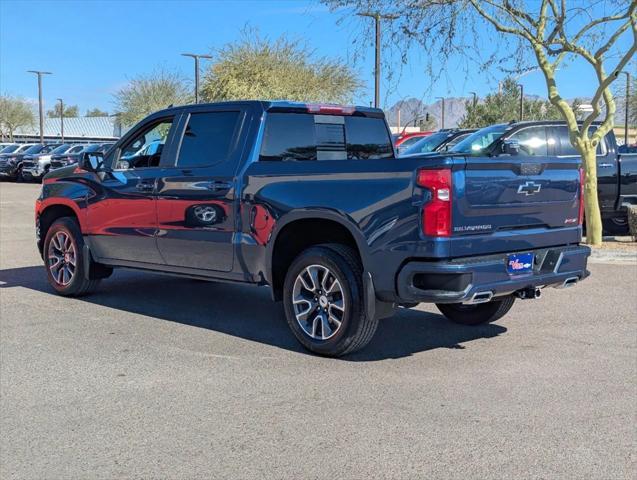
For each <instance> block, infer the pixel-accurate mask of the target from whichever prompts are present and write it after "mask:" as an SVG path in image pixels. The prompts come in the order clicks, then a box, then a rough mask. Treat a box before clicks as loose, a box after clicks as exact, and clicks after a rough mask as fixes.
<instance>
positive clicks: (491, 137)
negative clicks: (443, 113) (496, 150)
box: [449, 123, 509, 155]
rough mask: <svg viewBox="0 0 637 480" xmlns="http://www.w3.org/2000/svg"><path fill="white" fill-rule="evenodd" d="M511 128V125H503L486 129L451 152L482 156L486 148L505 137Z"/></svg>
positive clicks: (479, 131) (473, 134) (459, 144)
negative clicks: (505, 133)
mask: <svg viewBox="0 0 637 480" xmlns="http://www.w3.org/2000/svg"><path fill="white" fill-rule="evenodd" d="M508 128H509V125H507V124H506V123H502V124H499V125H491V126H490V127H485V128H482V129H480V130H478V131H477V132H474V133H472V134H471V135H469V136H468V137H467V138H465V139H464V140H463V141H462V142H460V143H458V144H457V145H456V146H454V147H453V148H451V149H450V150H449V151H450V152H453V153H465V154H470V155H479V154H481V153H482V152H483V151H484V149H485V148H486V147H488V146H489V145H491V144H492V143H493V142H495V141H496V140H497V139H498V138H500V137H501V136H502V135H504V132H506V131H507V130H508Z"/></svg>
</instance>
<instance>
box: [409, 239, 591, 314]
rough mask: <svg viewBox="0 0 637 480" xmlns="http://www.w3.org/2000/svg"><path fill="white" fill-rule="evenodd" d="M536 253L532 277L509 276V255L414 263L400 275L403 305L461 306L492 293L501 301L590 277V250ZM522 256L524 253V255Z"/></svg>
mask: <svg viewBox="0 0 637 480" xmlns="http://www.w3.org/2000/svg"><path fill="white" fill-rule="evenodd" d="M526 251H527V252H533V253H535V264H534V267H533V272H532V273H527V274H523V275H509V274H508V273H507V270H506V260H507V255H509V253H517V252H509V253H503V254H497V255H486V256H479V257H467V258H460V259H456V260H446V261H410V262H408V263H406V264H405V265H404V266H403V267H402V268H401V270H400V271H399V273H398V275H397V291H398V297H399V299H400V301H401V302H405V303H413V302H430V303H461V302H470V301H471V300H472V299H473V298H474V296H475V295H476V294H480V293H483V292H490V293H491V294H492V296H494V297H498V296H503V295H510V294H512V293H514V292H516V291H518V290H523V289H527V288H534V287H548V286H552V287H560V286H563V285H564V282H565V281H567V280H570V282H573V283H574V282H575V280H574V279H577V281H579V280H583V279H584V278H586V277H587V276H588V275H589V272H588V270H586V262H587V259H588V256H589V255H590V252H591V250H590V248H588V247H586V246H581V245H577V246H568V247H554V248H542V249H537V250H526ZM520 253H522V252H520Z"/></svg>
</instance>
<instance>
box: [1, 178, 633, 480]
mask: <svg viewBox="0 0 637 480" xmlns="http://www.w3.org/2000/svg"><path fill="white" fill-rule="evenodd" d="M38 190H39V186H38V185H27V184H11V183H0V317H1V319H0V347H1V348H0V377H1V378H0V388H1V391H0V393H1V411H0V449H1V450H0V477H1V478H2V479H13V478H16V479H18V478H19V479H73V478H77V479H86V478H104V479H112V478H178V479H191V478H342V479H346V478H354V479H362V478H397V479H403V478H405V479H407V478H462V479H466V478H481V479H486V478H498V479H500V478H531V477H532V478H599V479H621V478H627V479H628V478H630V479H632V478H635V477H636V475H637V455H636V447H637V427H636V425H637V418H636V417H637V381H636V379H637V294H636V290H637V287H636V285H637V265H636V264H634V263H630V262H628V263H624V264H622V263H615V264H604V263H594V264H591V266H590V269H591V271H592V276H591V277H590V279H588V280H587V281H586V282H583V283H581V284H580V285H578V286H576V287H575V288H572V289H568V290H563V291H558V290H547V291H545V294H544V295H543V298H542V299H540V300H533V301H525V302H518V303H517V304H516V305H515V306H514V308H513V310H512V312H511V313H510V314H509V315H508V316H506V317H505V318H503V319H502V320H500V321H498V322H497V323H495V324H492V325H486V326H482V327H462V326H457V325H453V324H451V323H449V322H448V321H446V320H445V319H444V318H443V317H442V316H441V315H439V314H438V313H437V310H436V309H435V307H430V306H420V307H418V308H417V309H413V310H401V311H400V313H399V314H398V315H396V316H395V317H394V318H392V319H389V320H385V321H383V322H382V323H381V326H380V328H379V331H378V333H377V335H376V337H375V339H374V340H373V342H372V344H371V345H370V346H369V347H368V348H367V349H366V350H364V351H362V352H360V353H358V354H355V355H353V356H351V357H347V358H344V359H341V360H331V359H324V358H319V357H315V356H312V355H310V354H308V353H306V352H305V351H304V350H302V349H301V348H300V347H299V346H298V345H297V343H296V341H295V340H294V338H293V336H292V334H291V333H290V332H289V331H288V328H287V325H286V324H285V320H284V318H283V313H282V308H281V306H280V305H277V304H273V303H271V302H270V299H269V293H268V291H267V290H266V289H264V288H251V287H241V286H235V285H226V284H221V283H204V282H197V281H193V280H188V279H178V278H173V277H168V276H161V275H153V274H146V273H138V272H133V271H124V270H120V271H117V272H116V273H115V274H114V275H113V276H112V277H111V278H110V279H108V280H106V281H104V282H103V283H102V285H101V288H100V289H99V292H98V293H96V294H94V295H92V296H89V297H85V298H82V299H65V298H61V297H58V296H56V295H54V294H53V292H52V290H51V289H50V288H49V287H48V286H47V284H46V282H45V275H44V271H43V268H42V266H41V260H40V258H39V256H38V253H37V250H36V247H35V240H34V230H33V213H32V212H33V200H34V199H35V197H36V196H37V194H38Z"/></svg>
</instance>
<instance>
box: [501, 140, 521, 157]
mask: <svg viewBox="0 0 637 480" xmlns="http://www.w3.org/2000/svg"><path fill="white" fill-rule="evenodd" d="M502 153H503V154H504V155H518V154H519V153H520V143H519V142H518V141H517V140H504V141H503V142H502Z"/></svg>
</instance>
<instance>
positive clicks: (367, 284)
mask: <svg viewBox="0 0 637 480" xmlns="http://www.w3.org/2000/svg"><path fill="white" fill-rule="evenodd" d="M363 288H364V290H365V307H366V309H367V315H368V316H369V317H371V318H377V319H378V320H381V319H383V318H388V317H391V316H392V315H394V313H395V312H396V305H395V304H393V303H390V302H381V301H380V300H378V298H376V289H375V288H374V281H373V280H372V274H371V273H369V272H363Z"/></svg>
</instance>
